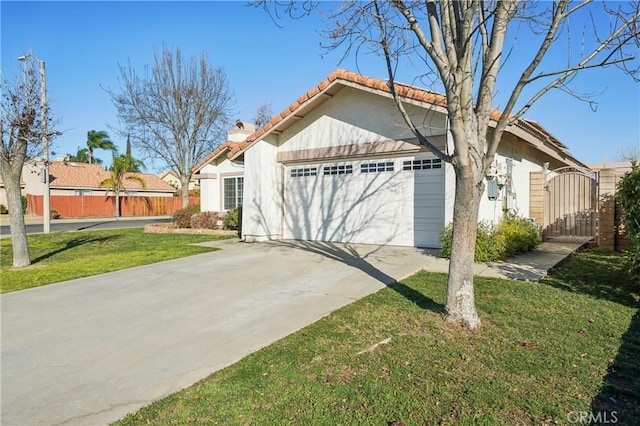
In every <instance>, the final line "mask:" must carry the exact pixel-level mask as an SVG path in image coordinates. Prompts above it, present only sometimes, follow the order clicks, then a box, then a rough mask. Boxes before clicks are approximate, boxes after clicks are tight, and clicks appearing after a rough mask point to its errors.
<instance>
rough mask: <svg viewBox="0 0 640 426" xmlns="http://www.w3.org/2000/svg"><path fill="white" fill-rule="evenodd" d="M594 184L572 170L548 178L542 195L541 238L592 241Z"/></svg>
mask: <svg viewBox="0 0 640 426" xmlns="http://www.w3.org/2000/svg"><path fill="white" fill-rule="evenodd" d="M597 228H598V181H597V179H595V178H594V177H592V176H588V175H586V174H584V173H581V172H577V171H575V170H574V169H564V170H563V169H558V170H556V171H555V173H551V174H550V178H549V179H548V181H547V184H546V186H545V194H544V229H543V236H544V238H558V237H595V236H596V234H597Z"/></svg>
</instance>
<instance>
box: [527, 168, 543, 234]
mask: <svg viewBox="0 0 640 426" xmlns="http://www.w3.org/2000/svg"><path fill="white" fill-rule="evenodd" d="M544 185H545V172H544V170H540V171H537V172H529V217H530V218H532V219H535V221H536V223H537V224H538V225H539V226H540V229H544Z"/></svg>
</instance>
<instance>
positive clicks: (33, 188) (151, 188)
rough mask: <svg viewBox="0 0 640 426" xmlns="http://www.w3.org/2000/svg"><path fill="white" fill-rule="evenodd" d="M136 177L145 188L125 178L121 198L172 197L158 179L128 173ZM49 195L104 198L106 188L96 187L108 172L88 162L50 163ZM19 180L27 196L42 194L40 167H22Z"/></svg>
mask: <svg viewBox="0 0 640 426" xmlns="http://www.w3.org/2000/svg"><path fill="white" fill-rule="evenodd" d="M132 174H135V175H137V176H140V177H141V178H142V179H143V180H144V182H145V184H146V188H143V187H142V185H141V184H140V182H138V181H136V180H130V179H125V180H124V186H125V191H126V193H123V194H121V195H123V196H125V195H128V196H141V197H142V196H144V197H173V194H174V193H175V188H174V187H172V186H171V185H169V184H168V183H166V182H164V181H163V180H161V179H160V178H159V177H158V176H156V175H153V174H149V173H132ZM49 176H50V180H49V182H50V185H49V186H50V194H51V196H55V195H74V196H101V197H104V196H106V195H107V191H108V188H104V187H101V186H100V183H101V182H102V181H104V180H106V179H109V178H110V177H111V173H109V172H108V171H107V170H105V169H103V168H102V166H99V165H97V164H89V163H73V162H68V161H53V162H51V163H50V164H49ZM22 177H23V179H24V181H25V184H26V191H27V194H30V195H42V194H43V185H42V181H41V178H40V168H38V167H35V166H29V165H25V168H24V169H23V172H22Z"/></svg>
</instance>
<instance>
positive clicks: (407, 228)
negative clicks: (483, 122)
mask: <svg viewBox="0 0 640 426" xmlns="http://www.w3.org/2000/svg"><path fill="white" fill-rule="evenodd" d="M395 90H396V92H397V93H398V94H399V95H400V97H401V98H402V100H403V102H404V103H405V107H406V109H407V111H408V112H409V114H410V115H411V116H412V118H413V120H414V122H415V123H417V124H419V126H420V131H421V132H422V133H423V134H424V135H426V137H427V138H429V140H430V141H431V142H432V143H434V144H435V145H437V146H438V147H440V148H441V149H443V150H444V151H445V152H452V150H453V144H452V140H451V135H450V132H449V129H448V120H447V110H446V98H445V96H443V95H441V94H437V93H433V92H430V91H427V90H423V89H420V88H416V87H412V86H409V85H404V84H396V86H395ZM500 114H501V113H500V111H493V112H492V117H493V119H494V120H495V119H497V118H498V117H499V116H500ZM222 163H225V164H227V165H228V166H229V167H231V166H232V165H234V166H240V165H241V164H242V165H244V173H243V174H242V176H243V180H242V188H240V190H238V186H237V185H236V188H235V193H234V192H233V191H231V192H230V194H234V196H235V197H236V200H235V203H236V204H238V203H239V202H242V204H243V228H242V232H243V236H244V239H245V240H246V241H249V242H251V241H263V240H269V239H294V240H312V241H333V242H353V243H372V244H392V245H401V246H419V247H438V246H439V245H440V243H439V232H440V230H441V229H442V228H443V227H444V226H445V225H446V224H447V223H449V222H450V221H451V220H452V218H453V201H454V191H455V173H454V170H453V168H452V167H451V166H450V165H449V164H447V163H444V162H442V161H441V160H440V159H439V158H437V157H435V156H434V155H433V154H432V153H431V152H430V151H429V150H427V149H426V148H425V147H424V146H422V145H420V144H419V143H418V141H417V140H416V138H415V136H414V135H413V133H412V132H411V131H410V130H409V129H408V127H407V126H406V124H405V123H404V120H403V119H402V117H401V116H400V114H399V112H398V109H397V106H396V105H395V102H394V100H393V97H392V95H391V93H390V90H389V87H388V85H387V82H386V81H383V80H378V79H373V78H369V77H365V76H362V75H359V74H356V73H352V72H348V71H345V70H342V69H339V70H336V71H335V72H333V73H332V74H330V75H329V76H328V77H327V78H326V79H324V80H323V81H322V82H320V83H319V84H318V85H317V86H315V87H313V88H312V89H311V90H309V91H308V92H307V93H305V94H303V95H302V96H301V97H300V98H298V99H297V100H296V101H295V102H294V103H293V104H291V105H290V106H289V107H288V108H286V109H285V110H284V111H282V112H281V113H280V114H278V115H276V116H274V117H273V118H272V119H271V121H269V122H268V123H267V124H266V125H265V126H263V127H262V128H260V129H258V130H257V131H256V132H254V133H253V134H251V135H249V136H248V137H246V139H244V140H243V141H242V142H240V141H234V142H228V143H226V144H224V145H221V146H220V147H219V148H218V149H217V150H216V151H215V152H214V153H212V154H211V155H210V156H209V157H208V158H207V159H206V164H211V165H213V166H214V167H215V166H216V164H222ZM561 167H572V168H574V169H578V170H588V169H587V167H586V166H585V164H583V163H582V162H580V161H579V160H578V159H576V158H575V157H574V156H573V155H571V153H570V152H569V151H568V149H567V147H566V146H565V145H564V144H562V142H560V141H559V140H558V139H557V138H555V137H554V136H553V135H552V134H550V133H549V132H548V131H547V130H546V129H544V127H543V126H542V125H540V124H539V123H536V122H533V121H529V120H525V119H519V120H516V121H515V122H514V123H513V124H512V125H510V126H509V128H508V129H507V130H506V132H505V134H504V136H503V141H502V143H501V145H500V148H499V150H498V153H497V156H496V163H495V168H494V169H495V170H493V171H492V175H491V177H490V178H488V179H487V188H486V190H485V194H484V195H483V197H482V202H481V205H480V211H479V213H480V214H479V218H480V220H488V221H493V222H495V221H498V220H500V218H501V217H502V215H503V212H504V211H510V212H514V213H518V214H520V215H523V216H528V215H529V214H530V213H529V212H530V209H531V207H532V204H531V202H530V188H529V186H530V176H531V173H533V172H538V173H539V172H540V171H542V170H547V169H549V170H554V169H556V168H561ZM233 171H235V169H231V168H229V169H226V170H225V172H224V173H233ZM199 173H200V175H201V179H202V177H205V176H206V177H207V178H209V179H210V181H209V182H211V183H213V189H214V190H212V191H209V192H207V191H205V188H211V186H209V184H208V183H207V184H205V183H204V181H203V180H201V185H202V193H203V194H204V193H205V192H206V193H207V194H209V195H203V205H206V206H207V208H211V209H213V210H220V209H221V207H222V208H224V207H230V205H229V206H226V205H224V200H220V199H218V198H215V197H218V196H219V195H216V194H221V193H222V191H223V190H224V189H225V188H226V186H225V184H224V183H223V181H222V180H221V177H223V173H222V172H221V171H215V172H214V169H213V168H209V169H205V167H204V166H202V167H200V169H199ZM209 173H211V174H210V175H209ZM235 173H237V174H236V175H235V176H238V177H239V176H240V169H238V171H237V172H235ZM229 176H230V175H229ZM239 193H242V195H243V198H242V199H240V198H238V197H239ZM208 196H210V197H212V198H211V199H210V200H206V202H205V199H206V197H208ZM225 196H226V195H225ZM209 202H210V204H208V203H209ZM231 205H233V204H231Z"/></svg>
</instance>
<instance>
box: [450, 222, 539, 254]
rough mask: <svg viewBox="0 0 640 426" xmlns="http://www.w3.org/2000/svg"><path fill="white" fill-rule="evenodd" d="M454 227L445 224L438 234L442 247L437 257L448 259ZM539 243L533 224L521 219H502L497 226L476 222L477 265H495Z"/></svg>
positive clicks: (536, 228)
mask: <svg viewBox="0 0 640 426" xmlns="http://www.w3.org/2000/svg"><path fill="white" fill-rule="evenodd" d="M452 233H453V225H452V224H449V225H447V226H446V227H445V228H444V229H443V230H442V232H441V233H440V242H441V244H442V248H441V249H440V255H441V256H442V257H445V258H447V259H448V258H450V257H451V239H452ZM541 241H542V236H541V234H540V231H539V229H538V227H537V226H536V224H535V223H533V222H532V221H530V220H528V219H525V218H522V217H511V218H505V219H503V220H501V221H500V222H499V223H498V224H497V225H494V224H493V223H490V222H486V221H482V222H480V223H478V234H477V236H476V251H475V259H474V260H475V261H476V262H494V261H496V260H503V259H506V258H508V257H511V256H514V255H516V254H519V253H526V252H529V251H531V250H533V249H534V248H535V247H536V246H537V245H538V244H540V242H541Z"/></svg>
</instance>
